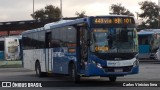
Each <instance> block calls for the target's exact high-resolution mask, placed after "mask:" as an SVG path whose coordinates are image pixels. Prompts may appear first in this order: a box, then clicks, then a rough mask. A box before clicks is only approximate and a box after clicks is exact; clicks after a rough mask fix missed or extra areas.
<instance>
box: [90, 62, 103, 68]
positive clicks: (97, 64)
mask: <svg viewBox="0 0 160 90" xmlns="http://www.w3.org/2000/svg"><path fill="white" fill-rule="evenodd" d="M92 63H93V64H95V65H96V66H97V67H98V68H102V66H101V64H100V63H97V62H95V61H92Z"/></svg>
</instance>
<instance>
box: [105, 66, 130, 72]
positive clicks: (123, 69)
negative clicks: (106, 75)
mask: <svg viewBox="0 0 160 90" xmlns="http://www.w3.org/2000/svg"><path fill="white" fill-rule="evenodd" d="M103 69H104V70H105V72H131V70H132V66H125V67H103Z"/></svg>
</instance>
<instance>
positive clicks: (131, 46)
mask: <svg viewBox="0 0 160 90" xmlns="http://www.w3.org/2000/svg"><path fill="white" fill-rule="evenodd" d="M137 38H138V37H137V32H136V29H135V21H134V18H133V17H129V16H95V17H86V18H81V19H76V20H69V21H59V22H55V23H50V24H47V25H45V26H44V27H42V28H38V29H34V30H29V31H25V32H23V33H22V40H23V48H24V50H23V59H24V60H23V61H24V67H25V68H27V69H31V70H36V74H37V75H38V76H40V77H41V76H44V75H45V74H46V73H54V74H65V75H69V76H70V78H71V80H73V81H79V80H80V77H81V76H88V77H89V76H101V77H109V79H110V81H116V78H117V77H118V76H124V75H129V74H137V73H138V71H139V62H138V60H137V52H138V40H137Z"/></svg>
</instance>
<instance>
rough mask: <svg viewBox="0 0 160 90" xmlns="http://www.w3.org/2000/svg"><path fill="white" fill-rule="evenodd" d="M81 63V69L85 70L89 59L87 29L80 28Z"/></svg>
mask: <svg viewBox="0 0 160 90" xmlns="http://www.w3.org/2000/svg"><path fill="white" fill-rule="evenodd" d="M79 34H80V60H81V61H80V62H81V67H82V68H81V69H85V65H86V64H87V58H88V35H87V34H88V31H87V29H86V27H81V28H80V33H79Z"/></svg>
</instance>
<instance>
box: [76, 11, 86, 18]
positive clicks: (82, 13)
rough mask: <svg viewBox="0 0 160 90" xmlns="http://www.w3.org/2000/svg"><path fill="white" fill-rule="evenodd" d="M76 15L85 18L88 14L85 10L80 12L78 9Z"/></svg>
mask: <svg viewBox="0 0 160 90" xmlns="http://www.w3.org/2000/svg"><path fill="white" fill-rule="evenodd" d="M75 15H76V16H77V17H80V18H83V17H86V16H87V15H86V12H85V11H82V12H80V13H79V12H77V11H76V13H75Z"/></svg>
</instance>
